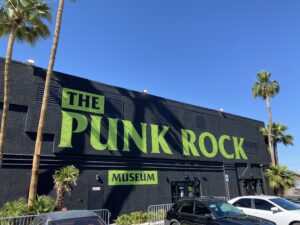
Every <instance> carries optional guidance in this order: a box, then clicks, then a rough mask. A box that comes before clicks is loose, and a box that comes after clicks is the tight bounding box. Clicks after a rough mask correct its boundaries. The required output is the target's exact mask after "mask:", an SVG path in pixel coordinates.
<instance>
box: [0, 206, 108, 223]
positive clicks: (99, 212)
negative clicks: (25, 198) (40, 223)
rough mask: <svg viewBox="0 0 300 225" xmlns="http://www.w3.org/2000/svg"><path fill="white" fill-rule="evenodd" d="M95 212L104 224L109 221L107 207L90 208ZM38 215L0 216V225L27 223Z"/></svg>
mask: <svg viewBox="0 0 300 225" xmlns="http://www.w3.org/2000/svg"><path fill="white" fill-rule="evenodd" d="M91 211H93V212H95V213H96V214H97V215H98V216H99V217H100V218H101V219H102V220H103V221H104V222H105V223H106V224H109V222H110V215H111V214H110V212H109V210H108V209H97V210H91ZM37 216H38V215H28V216H18V217H4V218H0V225H29V224H30V223H31V222H32V220H33V219H34V218H35V217H37Z"/></svg>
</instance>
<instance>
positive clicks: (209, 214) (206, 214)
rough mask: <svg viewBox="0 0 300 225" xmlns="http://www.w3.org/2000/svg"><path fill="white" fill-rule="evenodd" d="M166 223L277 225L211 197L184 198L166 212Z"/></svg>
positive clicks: (169, 224) (181, 224) (177, 224)
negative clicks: (248, 214)
mask: <svg viewBox="0 0 300 225" xmlns="http://www.w3.org/2000/svg"><path fill="white" fill-rule="evenodd" d="M164 222H165V225H200V224H208V225H225V224H226V225H244V224H245V225H251V224H253V225H276V224H275V223H273V222H270V221H267V220H264V219H260V218H257V217H252V216H247V215H246V214H245V213H243V212H242V211H241V210H239V209H238V208H236V207H234V206H233V205H231V204H229V203H227V202H225V201H221V200H217V199H213V198H209V199H201V198H196V199H182V200H179V201H178V202H176V203H175V204H174V205H173V207H172V208H171V209H170V210H169V211H168V212H167V213H166V218H165V221H164Z"/></svg>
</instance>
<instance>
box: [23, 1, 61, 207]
mask: <svg viewBox="0 0 300 225" xmlns="http://www.w3.org/2000/svg"><path fill="white" fill-rule="evenodd" d="M63 9H64V0H60V1H59V6H58V11H57V16H56V24H55V31H54V37H53V43H52V49H51V55H50V59H49V64H48V69H47V74H46V81H45V88H44V95H43V102H42V106H41V113H40V119H39V125H38V130H37V136H36V142H35V147H34V157H33V163H32V172H31V181H30V187H29V196H28V206H29V207H32V205H33V201H34V199H35V197H36V189H37V183H38V173H39V172H38V171H39V164H40V154H41V146H42V138H43V131H44V124H45V117H46V111H47V105H48V99H49V92H50V85H51V76H52V72H53V67H54V62H55V56H56V50H57V46H58V40H59V33H60V26H61V20H62V14H63Z"/></svg>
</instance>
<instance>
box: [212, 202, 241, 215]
mask: <svg viewBox="0 0 300 225" xmlns="http://www.w3.org/2000/svg"><path fill="white" fill-rule="evenodd" d="M208 207H209V208H210V209H211V210H212V212H213V214H214V215H215V216H217V218H222V217H226V216H229V217H239V216H244V215H245V214H244V213H243V212H242V211H241V210H239V209H238V208H236V207H234V206H233V205H231V204H229V203H227V202H212V203H209V204H208Z"/></svg>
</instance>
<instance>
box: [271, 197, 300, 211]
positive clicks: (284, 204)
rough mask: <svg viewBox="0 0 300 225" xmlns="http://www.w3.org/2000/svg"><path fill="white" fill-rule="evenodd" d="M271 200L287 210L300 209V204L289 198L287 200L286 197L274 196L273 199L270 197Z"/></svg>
mask: <svg viewBox="0 0 300 225" xmlns="http://www.w3.org/2000/svg"><path fill="white" fill-rule="evenodd" d="M270 201H271V202H274V203H275V204H276V205H279V206H280V207H281V208H284V209H286V210H297V209H300V205H298V204H296V203H293V202H291V201H289V200H286V199H284V198H273V199H270Z"/></svg>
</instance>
